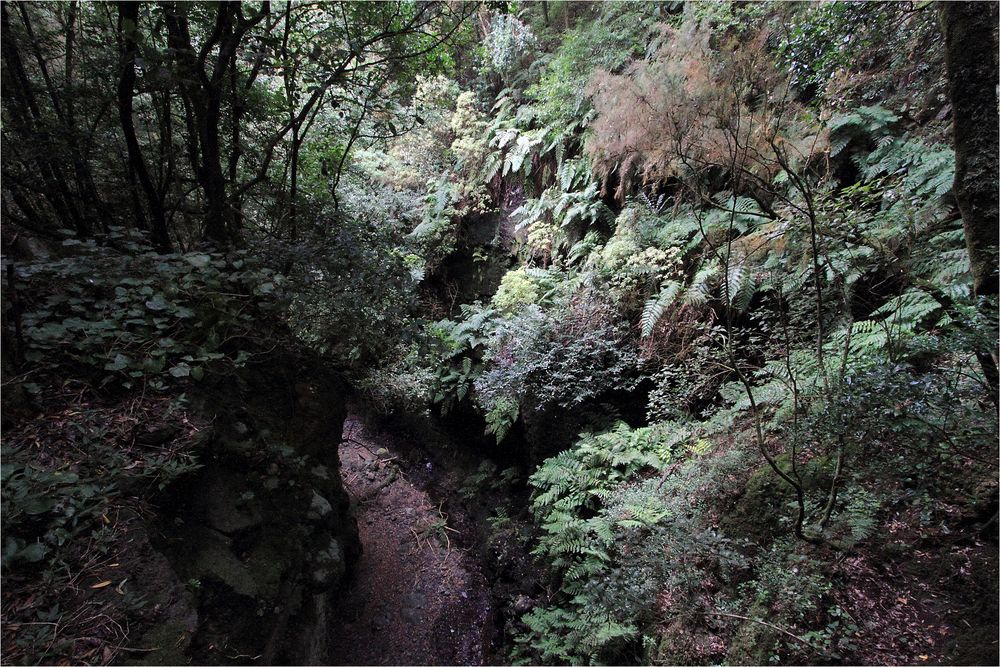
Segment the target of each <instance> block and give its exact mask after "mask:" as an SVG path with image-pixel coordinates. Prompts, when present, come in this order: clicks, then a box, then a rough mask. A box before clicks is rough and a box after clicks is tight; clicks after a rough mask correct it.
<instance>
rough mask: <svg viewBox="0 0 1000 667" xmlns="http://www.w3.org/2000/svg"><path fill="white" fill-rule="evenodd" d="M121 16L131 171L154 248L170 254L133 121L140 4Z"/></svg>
mask: <svg viewBox="0 0 1000 667" xmlns="http://www.w3.org/2000/svg"><path fill="white" fill-rule="evenodd" d="M118 15H119V17H120V19H121V32H122V36H123V39H124V41H123V51H122V65H121V78H120V79H119V80H118V119H119V121H120V123H121V127H122V132H123V133H124V135H125V145H126V147H127V149H128V164H129V169H130V170H131V172H132V173H134V174H135V176H136V177H137V178H138V180H139V184H140V185H141V187H142V191H143V194H144V195H145V196H146V203H147V205H148V206H149V216H150V218H151V220H152V232H153V245H155V246H156V249H157V250H159V251H160V252H170V250H171V246H170V236H169V234H168V233H167V221H166V218H164V215H163V204H162V201H161V200H160V197H159V194H158V192H157V189H156V187H154V185H153V179H152V178H151V177H150V175H149V169H147V168H146V161H145V159H143V157H142V149H141V148H140V147H139V139H138V137H137V136H136V133H135V122H134V120H133V118H132V102H133V98H134V94H135V57H136V51H137V46H136V39H135V36H136V31H137V30H138V29H139V28H138V26H139V3H134V2H119V3H118Z"/></svg>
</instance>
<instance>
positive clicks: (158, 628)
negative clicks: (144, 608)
mask: <svg viewBox="0 0 1000 667" xmlns="http://www.w3.org/2000/svg"><path fill="white" fill-rule="evenodd" d="M191 639H192V634H191V628H189V627H188V626H187V625H186V624H185V623H183V622H181V621H177V620H173V619H171V620H168V621H164V622H163V623H160V624H158V625H155V626H153V627H152V628H151V629H150V630H149V631H148V632H147V633H146V634H144V635H143V636H142V637H141V638H140V639H139V640H138V641H137V642H136V643H135V645H134V646H135V648H137V649H152V650H149V651H147V652H146V653H145V654H144V655H143V656H142V657H141V658H135V659H132V660H128V661H125V662H123V663H122V664H124V665H187V664H189V663H190V660H189V658H188V657H187V656H186V655H185V652H186V651H187V648H188V646H190V645H191Z"/></svg>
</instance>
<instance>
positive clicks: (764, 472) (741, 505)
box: [722, 455, 833, 544]
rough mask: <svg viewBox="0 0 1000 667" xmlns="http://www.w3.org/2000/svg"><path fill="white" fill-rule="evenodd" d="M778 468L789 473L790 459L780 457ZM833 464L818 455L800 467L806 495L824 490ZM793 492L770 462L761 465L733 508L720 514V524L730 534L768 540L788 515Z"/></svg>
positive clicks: (793, 496) (758, 540)
mask: <svg viewBox="0 0 1000 667" xmlns="http://www.w3.org/2000/svg"><path fill="white" fill-rule="evenodd" d="M775 462H776V463H777V465H778V467H779V468H780V469H781V470H782V471H784V472H786V473H789V474H791V459H790V457H789V456H788V455H783V456H779V457H778V458H777V459H776V460H775ZM832 467H833V464H832V461H831V460H830V459H829V457H825V456H820V457H816V458H814V459H811V460H810V461H808V462H806V463H805V464H803V465H801V466H799V476H800V477H801V478H802V488H803V490H804V491H805V493H806V494H807V495H814V494H817V493H824V494H825V493H826V490H827V489H828V488H829V485H830V479H831V476H830V471H831V470H832ZM794 499H795V492H794V490H793V489H792V487H791V486H789V485H788V483H787V482H785V481H784V480H783V479H781V478H780V477H779V476H778V474H777V473H776V472H774V470H772V469H771V466H769V465H763V466H761V467H760V469H759V470H757V472H755V473H754V474H753V475H751V477H750V479H748V480H747V483H746V487H744V491H743V494H742V495H741V496H740V498H739V500H738V501H737V503H736V507H735V509H734V510H733V511H732V512H730V513H727V514H726V515H725V516H723V517H722V527H723V529H724V530H725V532H726V533H727V534H729V535H732V536H736V537H746V538H748V539H751V540H753V541H754V542H757V543H758V544H762V543H767V542H770V541H771V540H772V539H774V537H775V536H776V535H777V534H778V533H779V531H780V527H781V519H782V517H787V518H789V519H790V518H791V511H790V510H789V508H788V505H789V503H790V502H792V501H794Z"/></svg>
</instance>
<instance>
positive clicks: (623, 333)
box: [475, 297, 640, 418]
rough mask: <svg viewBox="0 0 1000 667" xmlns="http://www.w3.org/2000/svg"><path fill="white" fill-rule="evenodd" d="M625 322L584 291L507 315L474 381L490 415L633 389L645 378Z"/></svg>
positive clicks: (537, 410)
mask: <svg viewBox="0 0 1000 667" xmlns="http://www.w3.org/2000/svg"><path fill="white" fill-rule="evenodd" d="M628 340H629V331H628V326H627V325H626V323H624V322H622V321H621V320H618V319H616V318H615V315H614V312H613V311H612V310H611V309H610V308H609V307H608V306H607V305H606V304H602V303H601V302H599V301H596V300H595V299H594V298H593V297H578V298H575V299H574V300H573V301H572V302H570V303H569V304H567V305H566V306H563V307H560V308H555V309H553V310H552V311H547V312H545V311H542V310H541V309H539V308H537V307H531V306H529V307H527V308H524V309H523V310H521V311H520V312H519V313H518V314H517V315H515V316H514V317H512V318H510V319H508V320H504V321H501V322H500V323H498V324H497V326H496V329H495V331H494V333H493V335H492V337H491V339H490V343H489V345H488V347H487V350H486V355H485V357H484V369H483V372H482V374H481V375H480V376H479V378H478V379H477V380H476V384H475V387H476V395H477V401H478V402H479V405H480V406H481V407H482V408H483V410H484V411H485V412H487V413H489V412H493V411H494V410H495V409H496V408H497V406H499V405H501V402H502V401H503V402H505V403H504V404H503V405H504V409H503V410H502V411H501V412H495V413H494V415H495V418H496V417H497V416H499V415H500V414H503V415H505V416H506V417H507V418H509V417H510V416H511V415H513V414H514V412H513V410H512V409H511V404H517V405H519V406H520V409H521V411H529V412H531V413H546V412H548V411H550V410H553V409H556V408H564V409H566V408H574V407H578V406H580V405H582V404H584V403H586V402H587V401H590V400H592V399H595V398H597V397H599V396H601V394H603V393H604V392H608V391H613V390H625V391H627V390H629V389H630V388H633V387H635V385H636V384H637V382H638V380H639V379H640V370H639V365H640V362H639V358H638V355H637V353H636V351H635V348H634V346H633V345H630V344H629V342H628Z"/></svg>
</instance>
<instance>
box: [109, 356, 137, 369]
mask: <svg viewBox="0 0 1000 667" xmlns="http://www.w3.org/2000/svg"><path fill="white" fill-rule="evenodd" d="M130 361H131V359H129V358H128V357H126V356H125V355H124V354H116V355H115V360H114V361H109V362H108V363H106V364H104V370H106V371H121V370H125V369H126V368H128V365H129V362H130Z"/></svg>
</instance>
